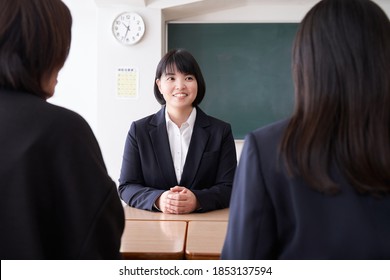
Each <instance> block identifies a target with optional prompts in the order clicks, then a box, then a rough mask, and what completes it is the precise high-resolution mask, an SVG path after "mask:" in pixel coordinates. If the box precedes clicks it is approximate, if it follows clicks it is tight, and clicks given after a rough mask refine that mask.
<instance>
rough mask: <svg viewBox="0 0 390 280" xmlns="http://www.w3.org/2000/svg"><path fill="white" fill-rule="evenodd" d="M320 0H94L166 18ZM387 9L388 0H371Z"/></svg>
mask: <svg viewBox="0 0 390 280" xmlns="http://www.w3.org/2000/svg"><path fill="white" fill-rule="evenodd" d="M319 1H320V0H95V2H96V3H97V4H98V5H99V4H102V5H111V6H112V5H122V6H123V5H124V6H132V7H140V8H151V9H159V10H162V11H163V13H164V14H165V16H166V18H167V19H175V18H177V17H179V18H185V17H192V16H197V15H201V14H203V13H205V12H207V13H211V12H217V11H223V10H229V9H234V8H239V7H243V6H251V5H272V6H284V5H289V6H291V5H301V6H312V5H314V4H315V3H317V2H319ZM373 1H374V2H376V3H378V4H379V5H380V6H382V7H383V8H387V9H389V8H390V7H389V6H390V1H389V0H373Z"/></svg>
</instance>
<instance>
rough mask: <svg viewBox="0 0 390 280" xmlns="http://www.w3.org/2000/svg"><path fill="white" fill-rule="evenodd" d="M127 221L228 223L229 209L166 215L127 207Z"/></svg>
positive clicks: (125, 208)
mask: <svg viewBox="0 0 390 280" xmlns="http://www.w3.org/2000/svg"><path fill="white" fill-rule="evenodd" d="M124 210H125V218H126V220H154V221H186V222H188V221H227V220H228V218H229V208H225V209H220V210H214V211H210V212H206V213H191V214H180V215H177V214H165V213H161V212H152V211H148V210H141V209H137V208H134V207H130V206H128V205H126V206H125V207H124Z"/></svg>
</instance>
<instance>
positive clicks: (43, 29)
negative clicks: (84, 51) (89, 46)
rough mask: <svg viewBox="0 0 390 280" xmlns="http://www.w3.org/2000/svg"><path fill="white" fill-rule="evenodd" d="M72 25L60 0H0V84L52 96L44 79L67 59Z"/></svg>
mask: <svg viewBox="0 0 390 280" xmlns="http://www.w3.org/2000/svg"><path fill="white" fill-rule="evenodd" d="M71 26H72V16H71V13H70V11H69V9H68V7H67V6H66V5H65V4H64V3H63V2H62V1H61V0H34V1H31V0H1V9H0V88H7V89H11V90H23V91H28V92H30V93H33V94H36V95H38V96H41V97H43V98H47V97H49V96H50V95H51V94H50V93H46V92H45V90H44V83H45V82H46V80H47V79H48V77H50V75H51V74H52V73H53V71H56V70H59V69H60V68H62V66H63V65H64V63H65V60H66V58H67V56H68V53H69V48H70V43H71Z"/></svg>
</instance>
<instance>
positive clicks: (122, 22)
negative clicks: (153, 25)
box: [112, 12, 145, 45]
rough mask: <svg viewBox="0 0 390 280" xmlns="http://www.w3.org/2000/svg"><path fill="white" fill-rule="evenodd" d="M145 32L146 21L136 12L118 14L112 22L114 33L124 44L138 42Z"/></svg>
mask: <svg viewBox="0 0 390 280" xmlns="http://www.w3.org/2000/svg"><path fill="white" fill-rule="evenodd" d="M144 33H145V23H144V20H143V19H142V17H141V16H140V15H139V14H137V13H134V12H124V13H121V14H120V15H118V16H117V17H116V18H115V19H114V21H113V23H112V34H113V35H114V37H115V38H116V39H117V40H118V41H119V42H120V43H122V44H124V45H133V44H136V43H138V42H139V41H140V40H141V39H142V37H143V36H144Z"/></svg>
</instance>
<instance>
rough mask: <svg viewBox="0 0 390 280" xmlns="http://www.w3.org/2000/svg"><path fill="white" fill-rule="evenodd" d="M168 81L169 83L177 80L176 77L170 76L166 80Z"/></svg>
mask: <svg viewBox="0 0 390 280" xmlns="http://www.w3.org/2000/svg"><path fill="white" fill-rule="evenodd" d="M166 80H167V81H174V80H175V78H174V77H172V76H168V77H167V78H166Z"/></svg>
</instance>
